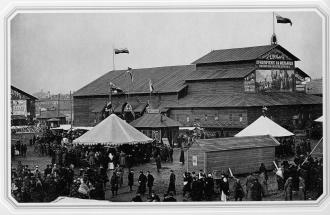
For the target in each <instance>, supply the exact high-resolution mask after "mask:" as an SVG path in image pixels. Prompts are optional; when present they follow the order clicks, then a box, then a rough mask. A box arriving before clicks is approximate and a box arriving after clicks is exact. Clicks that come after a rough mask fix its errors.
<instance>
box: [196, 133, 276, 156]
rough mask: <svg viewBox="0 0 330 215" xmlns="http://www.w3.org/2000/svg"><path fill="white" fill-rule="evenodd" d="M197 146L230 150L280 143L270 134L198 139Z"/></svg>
mask: <svg viewBox="0 0 330 215" xmlns="http://www.w3.org/2000/svg"><path fill="white" fill-rule="evenodd" d="M196 142H197V146H195V147H200V148H202V150H203V151H207V152H212V151H228V150H237V149H250V148H262V147H274V146H278V145H280V144H279V142H278V141H277V140H276V139H275V138H273V137H271V136H269V135H264V136H251V137H228V138H215V139H198V140H197V141H196Z"/></svg>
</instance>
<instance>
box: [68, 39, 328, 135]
mask: <svg viewBox="0 0 330 215" xmlns="http://www.w3.org/2000/svg"><path fill="white" fill-rule="evenodd" d="M295 61H299V59H298V58H297V57H296V56H294V55H293V54H292V53H290V52H289V51H288V50H286V49H285V48H283V47H282V46H281V45H277V44H273V45H265V46H254V47H245V48H234V49H224V50H214V51H211V52H210V53H208V54H206V55H205V56H203V57H201V58H199V59H198V60H196V61H194V62H193V63H192V64H190V65H183V66H166V67H155V68H143V69H132V70H131V71H130V72H131V73H132V76H133V77H134V80H133V82H131V80H130V76H129V75H127V74H128V73H127V71H126V70H116V71H111V72H108V73H106V74H105V75H103V76H101V77H99V78H98V79H96V80H94V81H92V82H91V83H89V84H87V85H86V86H84V87H83V88H81V89H79V90H78V91H77V92H76V93H75V94H74V95H73V100H74V119H75V120H74V124H75V125H80V126H91V125H95V124H97V123H98V122H100V120H102V119H103V118H104V117H105V116H106V110H107V109H108V108H106V104H107V102H109V100H111V101H112V109H113V111H114V113H116V114H118V115H119V116H121V117H122V118H124V119H125V120H127V121H129V122H130V121H132V120H133V119H136V118H138V117H140V116H142V115H143V114H144V113H145V112H146V107H147V106H148V104H149V105H152V106H153V107H152V108H153V109H157V110H159V111H160V112H162V113H165V114H166V115H167V116H168V117H170V118H172V119H174V120H176V121H179V122H180V123H181V124H182V125H183V126H187V127H188V126H198V127H202V128H205V131H208V133H207V136H208V137H211V136H213V137H214V136H219V137H226V136H232V135H234V134H236V133H237V132H239V131H240V130H242V129H243V128H245V127H246V126H248V125H249V124H250V123H252V122H253V121H255V120H256V119H257V118H259V117H260V116H261V115H262V114H263V107H267V111H266V113H265V114H266V115H267V116H268V117H269V118H271V119H272V120H274V121H275V122H277V123H278V124H280V125H281V126H283V127H285V128H287V129H289V130H292V131H293V130H295V129H303V128H306V127H308V125H309V124H310V123H311V122H312V120H313V119H316V118H317V117H319V116H321V115H322V98H320V97H318V96H314V95H310V94H307V93H306V92H305V90H304V88H305V86H304V84H305V82H306V80H308V79H310V77H309V76H308V75H307V74H306V73H305V72H303V71H301V70H300V69H299V68H297V67H295ZM150 80H151V81H150ZM110 82H111V83H113V84H114V85H115V86H116V87H117V88H120V89H121V91H118V90H116V91H111V95H110V94H109V91H110V90H109V88H110V87H109V83H110ZM150 83H152V88H153V89H154V90H153V92H152V93H151V94H150V89H152V88H151V87H150ZM110 98H111V99H110ZM150 100H151V101H150Z"/></svg>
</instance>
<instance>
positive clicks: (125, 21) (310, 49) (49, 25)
mask: <svg viewBox="0 0 330 215" xmlns="http://www.w3.org/2000/svg"><path fill="white" fill-rule="evenodd" d="M277 13H278V14H280V15H281V16H283V17H288V18H290V19H291V20H292V22H293V25H292V27H290V25H289V24H276V25H275V28H276V34H277V37H278V42H279V44H280V45H282V46H283V47H284V48H286V49H287V50H289V51H290V52H291V53H293V54H294V55H295V56H297V57H298V58H299V59H300V60H301V61H300V62H297V63H296V66H298V67H300V68H301V69H302V70H303V71H305V72H306V73H307V74H309V75H310V76H311V77H312V78H320V77H321V75H322V71H321V69H322V65H321V63H322V59H321V58H322V37H321V36H322V26H321V18H320V17H319V16H318V15H317V14H316V13H314V12H290V13H289V12H277ZM272 28H273V26H272V13H271V12H263V13H256V12H253V13H241V12H240V13H224V12H217V13H210V12H189V13H188V12H184V13H182V12H177V13H173V12H172V13H170V12H164V13H150V12H149V13H145V12H140V13H136V12H135V13H132V12H130V13H112V14H111V13H99V14H95V13H94V14H87V13H76V14H19V15H17V16H16V17H15V18H14V19H13V20H12V23H11V78H12V84H14V85H15V86H16V87H18V88H21V89H22V90H25V91H27V92H28V93H34V92H37V91H40V90H41V89H43V90H44V91H48V90H50V91H51V93H68V92H69V91H70V90H72V91H76V90H78V89H79V88H81V87H83V86H85V85H86V84H88V83H89V82H91V81H93V80H95V79H96V78H98V77H100V76H101V75H103V74H105V73H107V72H108V71H110V70H112V49H113V47H115V48H128V49H129V51H130V54H129V55H127V54H120V55H116V59H115V66H116V69H124V68H127V67H131V68H133V69H134V68H146V67H156V66H171V65H185V64H190V63H191V62H193V61H194V60H196V59H198V58H199V57H201V56H203V55H204V54H206V53H208V52H209V51H211V50H216V49H226V48H237V47H248V46H258V45H268V44H270V37H271V35H272Z"/></svg>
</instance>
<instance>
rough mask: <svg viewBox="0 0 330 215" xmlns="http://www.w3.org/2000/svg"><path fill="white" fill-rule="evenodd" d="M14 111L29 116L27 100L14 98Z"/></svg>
mask: <svg viewBox="0 0 330 215" xmlns="http://www.w3.org/2000/svg"><path fill="white" fill-rule="evenodd" d="M12 113H13V115H24V116H27V105H26V100H12Z"/></svg>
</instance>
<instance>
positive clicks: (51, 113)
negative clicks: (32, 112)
mask: <svg viewBox="0 0 330 215" xmlns="http://www.w3.org/2000/svg"><path fill="white" fill-rule="evenodd" d="M63 117H64V118H65V117H66V116H65V115H64V114H62V113H61V112H60V113H58V111H56V110H55V111H42V112H41V114H40V115H39V116H37V118H38V119H51V118H63Z"/></svg>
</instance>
